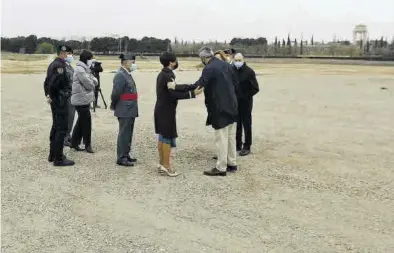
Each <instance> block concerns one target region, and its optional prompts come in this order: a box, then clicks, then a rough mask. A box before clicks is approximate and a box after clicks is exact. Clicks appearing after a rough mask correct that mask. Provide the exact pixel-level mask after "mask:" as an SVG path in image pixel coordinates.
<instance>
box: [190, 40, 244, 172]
mask: <svg viewBox="0 0 394 253" xmlns="http://www.w3.org/2000/svg"><path fill="white" fill-rule="evenodd" d="M199 56H200V58H201V61H202V63H203V64H204V65H205V67H204V69H203V71H202V74H201V77H200V79H199V80H198V81H197V82H196V83H195V84H194V85H195V86H196V87H203V88H204V95H205V105H206V107H207V112H208V117H207V122H206V124H207V125H211V126H212V127H213V128H214V129H215V143H216V146H217V156H218V160H217V162H216V166H215V168H213V169H211V170H208V171H205V172H204V175H207V176H226V172H227V171H231V172H234V171H236V170H237V162H236V156H237V152H236V140H235V139H236V138H235V134H236V127H237V123H236V122H237V119H238V104H237V96H236V90H237V85H238V84H237V80H236V77H235V75H234V72H233V70H232V67H231V65H230V64H228V63H227V62H224V61H221V60H219V59H217V58H216V57H214V53H213V51H212V49H210V48H208V47H203V48H201V49H200V50H199Z"/></svg>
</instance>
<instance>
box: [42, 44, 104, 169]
mask: <svg viewBox="0 0 394 253" xmlns="http://www.w3.org/2000/svg"><path fill="white" fill-rule="evenodd" d="M73 60H74V57H73V50H72V49H71V48H70V47H68V46H65V45H62V46H59V47H58V48H57V57H56V59H55V60H54V61H53V62H52V63H51V64H50V65H49V67H48V70H47V76H46V78H45V81H44V93H45V96H46V98H47V102H48V103H49V104H50V106H51V111H52V121H53V122H52V128H51V133H50V137H49V139H50V148H49V150H50V151H49V157H48V161H49V162H53V164H54V165H55V166H71V165H74V161H72V160H69V159H67V158H66V157H65V155H64V153H63V148H64V146H69V147H70V148H72V149H75V150H76V151H86V152H88V153H94V151H93V149H92V143H91V132H92V118H91V114H90V106H91V104H92V103H93V106H94V107H99V106H98V105H97V99H98V92H99V89H100V72H102V71H103V69H102V67H101V63H100V62H98V61H96V60H95V59H94V56H93V54H92V53H91V52H90V51H88V50H84V51H83V52H82V53H81V54H80V56H79V61H77V63H76V67H75V68H73V67H72V65H71V63H72V61H73ZM75 111H77V113H78V119H77V121H76V123H75V125H74V128H73V123H74V117H75ZM71 132H72V134H71ZM82 140H83V143H84V145H85V148H81V147H80V144H81V142H82Z"/></svg>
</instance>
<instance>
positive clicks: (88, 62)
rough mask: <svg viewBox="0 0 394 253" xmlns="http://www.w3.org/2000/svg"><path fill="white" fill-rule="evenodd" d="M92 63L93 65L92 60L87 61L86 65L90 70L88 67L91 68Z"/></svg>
mask: <svg viewBox="0 0 394 253" xmlns="http://www.w3.org/2000/svg"><path fill="white" fill-rule="evenodd" d="M92 63H93V60H88V61H87V65H88V67H89V68H90V66H92Z"/></svg>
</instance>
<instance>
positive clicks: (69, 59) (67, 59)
mask: <svg viewBox="0 0 394 253" xmlns="http://www.w3.org/2000/svg"><path fill="white" fill-rule="evenodd" d="M73 60H74V57H73V55H72V54H68V55H67V57H66V62H68V63H71V62H72V61H73Z"/></svg>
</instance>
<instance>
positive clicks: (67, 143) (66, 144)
mask: <svg viewBox="0 0 394 253" xmlns="http://www.w3.org/2000/svg"><path fill="white" fill-rule="evenodd" d="M63 145H64V146H66V147H71V142H70V141H65V142H64V144H63Z"/></svg>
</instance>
